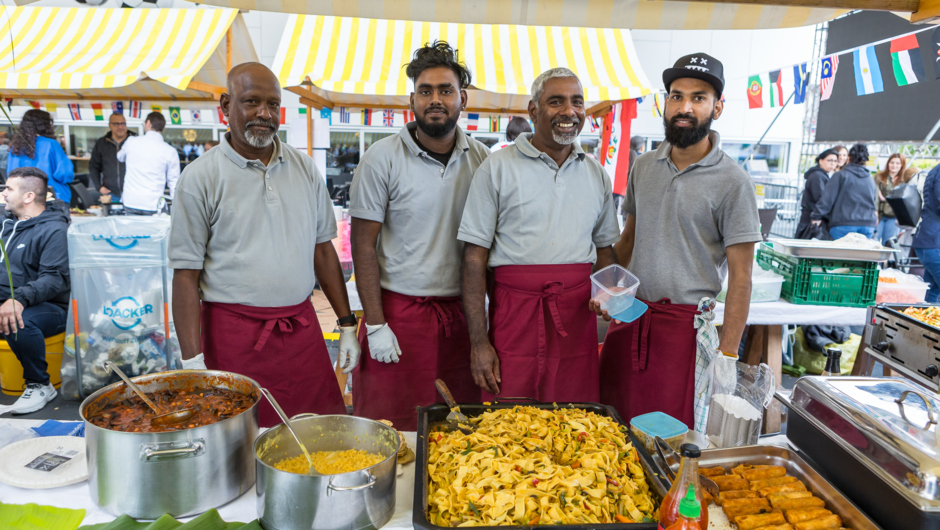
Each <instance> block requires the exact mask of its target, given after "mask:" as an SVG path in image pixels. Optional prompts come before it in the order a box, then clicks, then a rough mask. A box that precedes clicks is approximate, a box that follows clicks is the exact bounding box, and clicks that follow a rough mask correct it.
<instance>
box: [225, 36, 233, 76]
mask: <svg viewBox="0 0 940 530" xmlns="http://www.w3.org/2000/svg"><path fill="white" fill-rule="evenodd" d="M231 71H232V26H229V27H228V30H226V32H225V73H226V74H228V73H229V72H231Z"/></svg>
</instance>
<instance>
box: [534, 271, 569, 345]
mask: <svg viewBox="0 0 940 530" xmlns="http://www.w3.org/2000/svg"><path fill="white" fill-rule="evenodd" d="M564 290H565V284H564V283H562V282H546V283H545V288H544V289H542V293H543V294H542V296H541V297H540V298H541V302H542V303H543V304H545V303H547V304H548V311H549V313H551V315H552V322H553V323H554V324H555V330H556V331H557V332H558V334H559V335H561V336H562V337H567V336H568V332H566V331H565V326H563V325H562V324H561V313H560V312H559V311H558V302H557V300H558V295H559V294H561V292H562V291H564ZM543 318H544V314H543Z"/></svg>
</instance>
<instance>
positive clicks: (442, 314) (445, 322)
mask: <svg viewBox="0 0 940 530" xmlns="http://www.w3.org/2000/svg"><path fill="white" fill-rule="evenodd" d="M415 302H418V303H419V304H426V303H428V302H430V303H431V306H433V307H434V311H436V312H437V319H438V320H440V321H441V326H443V327H444V337H447V338H449V337H450V324H451V322H453V321H454V319H453V318H452V317H451V316H450V313H448V312H447V311H444V308H443V307H442V306H441V303H440V302H439V301H438V300H437V298H435V297H433V296H425V297H424V298H415Z"/></svg>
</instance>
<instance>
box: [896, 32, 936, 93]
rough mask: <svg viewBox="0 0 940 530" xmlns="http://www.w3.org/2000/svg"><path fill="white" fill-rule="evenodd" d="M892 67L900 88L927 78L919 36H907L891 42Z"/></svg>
mask: <svg viewBox="0 0 940 530" xmlns="http://www.w3.org/2000/svg"><path fill="white" fill-rule="evenodd" d="M891 66H892V67H894V78H895V79H897V81H898V86H906V85H910V84H913V83H916V82H918V81H923V80H924V79H925V78H926V77H927V73H926V71H924V60H923V58H921V56H920V48H919V47H918V44H917V35H906V36H904V37H901V38H899V39H894V40H893V41H891Z"/></svg>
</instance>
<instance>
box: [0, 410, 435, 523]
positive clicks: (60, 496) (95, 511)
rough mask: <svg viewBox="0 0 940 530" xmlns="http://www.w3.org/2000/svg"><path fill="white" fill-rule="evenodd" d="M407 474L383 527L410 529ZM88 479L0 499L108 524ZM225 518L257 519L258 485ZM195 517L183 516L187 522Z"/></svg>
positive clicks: (224, 510) (1, 491)
mask: <svg viewBox="0 0 940 530" xmlns="http://www.w3.org/2000/svg"><path fill="white" fill-rule="evenodd" d="M7 421H15V422H18V425H21V426H28V427H35V426H38V425H41V424H42V423H43V422H44V421H45V420H17V419H7V418H0V422H7ZM404 434H405V441H406V442H407V443H408V446H409V447H411V448H412V449H415V448H416V444H415V439H416V438H417V433H414V432H406V433H404ZM403 469H404V473H402V475H401V476H399V477H398V479H397V481H396V484H395V514H394V515H393V516H392V519H391V521H389V522H388V523H387V524H386V525H385V526H383V527H382V528H383V529H389V530H411V529H412V528H414V527H413V526H412V524H411V513H412V507H413V503H414V485H415V463H414V462H412V463H410V464H408V465H406V466H404V468H403ZM88 487H89V483H88V481H87V480H86V481H84V482H80V483H78V484H74V485H72V486H65V487H62V488H53V489H47V490H27V489H22V488H16V487H13V486H8V485H6V484H2V483H0V502H4V503H9V504H26V503H30V502H34V503H36V504H42V505H47V506H57V507H59V508H71V509H76V510H77V509H84V510H85V520H84V521H82V525H88V524H98V523H109V522H111V521H113V520H114V519H115V518H116V516H115V515H112V514H110V513H108V512H106V511H104V510H102V509H100V508H98V507H97V506H95V504H94V503H93V502H92V500H91V494H90V493H89V491H88ZM217 509H218V511H219V515H221V516H222V519H224V520H225V521H228V522H232V521H240V522H243V523H248V522H251V521H254V520H255V519H257V518H258V509H257V506H256V503H255V487H254V486H252V487H251V488H250V489H249V490H248V491H247V492H245V494H244V495H242V496H241V497H239V498H237V499H235V500H234V501H232V502H230V503H228V504H226V505H225V506H222V507H220V508H217ZM189 519H192V518H186V519H181V520H183V521H187V520H189Z"/></svg>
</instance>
